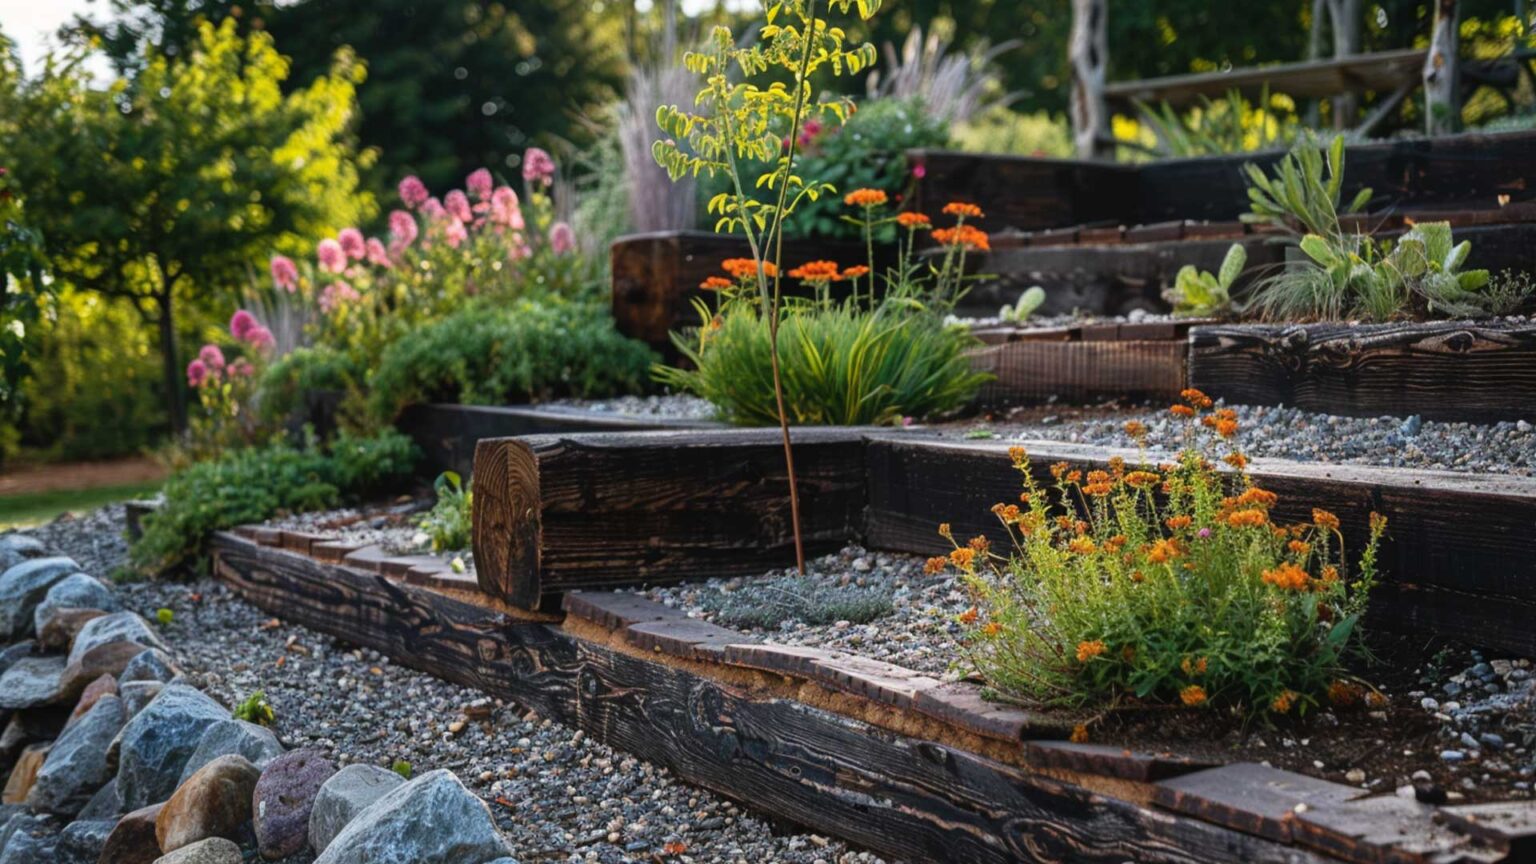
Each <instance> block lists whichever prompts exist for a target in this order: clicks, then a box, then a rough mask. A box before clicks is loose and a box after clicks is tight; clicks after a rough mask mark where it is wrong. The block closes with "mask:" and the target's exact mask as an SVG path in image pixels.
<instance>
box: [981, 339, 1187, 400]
mask: <svg viewBox="0 0 1536 864" xmlns="http://www.w3.org/2000/svg"><path fill="white" fill-rule="evenodd" d="M1187 354H1188V348H1187V346H1186V343H1184V342H1182V341H1178V340H1165V341H1127V342H1120V341H1102V342H1100V341H1092V342H1090V341H1084V342H1034V341H1019V342H1009V343H1007V344H1003V345H991V346H987V347H984V348H979V349H976V350H975V351H973V352H972V353H971V363H972V366H974V367H975V368H976V369H978V370H980V371H984V372H989V373H991V374H992V375H994V376H996V380H994V381H991V382H988V383H987V384H985V385H983V386H982V388H981V392H980V393H978V394H977V397H976V401H977V403H978V404H980V405H984V406H1006V405H1018V404H1023V403H1029V402H1040V401H1044V400H1047V399H1051V398H1057V399H1060V400H1062V401H1063V402H1076V403H1082V402H1097V401H1102V400H1104V399H1131V400H1141V399H1173V398H1177V397H1178V395H1179V391H1180V390H1182V389H1184V363H1185V358H1186V355H1187Z"/></svg>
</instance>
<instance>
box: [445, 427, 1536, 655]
mask: <svg viewBox="0 0 1536 864" xmlns="http://www.w3.org/2000/svg"><path fill="white" fill-rule="evenodd" d="M793 435H794V441H795V442H796V443H795V447H796V451H795V452H796V467H797V469H798V470H799V472H800V484H801V493H802V496H803V500H802V514H803V517H804V522H803V526H804V530H805V535H806V540H807V547H808V549H809V550H812V551H815V550H831V549H835V548H839V547H840V546H841V545H842V544H844V543H846V542H847V541H849V540H858V541H860V542H862V543H863V544H864V545H865V546H867V547H869V548H872V549H883V550H888V551H899V552H909V553H919V554H928V555H932V554H936V553H942V552H946V551H948V549H949V544H948V541H946V540H944V539H943V538H941V537H939V535H938V533H937V530H936V529H937V527H938V525H939V524H940V523H945V522H948V523H951V524H952V525H953V526H954V531H955V535H956V536H958V537H961V538H962V539H964V538H969V537H971V536H974V535H977V534H984V533H992V534H998V533H999V532H998V525H997V521H996V518H995V517H994V516H993V515H992V514H991V512H990V508H991V507H992V505H993V504H995V503H997V502H1000V501H1012V500H1015V499H1016V498H1017V496H1018V492H1019V478H1018V476H1017V475H1016V473H1015V472H1014V471H1013V469H1012V468H1011V466H1010V465H1009V459H1008V455H1007V452H1008V448H1009V446H1010V445H1009V443H1005V442H956V441H944V440H938V439H934V438H930V437H926V436H923V435H922V434H921V433H920V432H914V431H906V432H899V431H885V430H859V429H835V428H833V429H829V428H818V429H796V430H794V432H793ZM1017 443H1022V444H1023V445H1024V446H1026V447H1027V448H1028V449H1029V451H1030V455H1031V464H1032V470H1033V471H1034V472H1035V475H1036V478H1037V480H1040V481H1041V482H1043V483H1049V482H1050V477H1049V474H1048V468H1049V465H1050V464H1051V463H1054V462H1057V461H1065V462H1069V463H1072V464H1073V465H1074V466H1076V467H1080V468H1084V469H1092V468H1103V467H1106V466H1107V465H1108V464H1109V460H1110V459H1111V458H1112V457H1116V456H1118V457H1121V458H1124V459H1127V460H1128V461H1130V462H1132V463H1134V462H1136V461H1137V460H1139V458H1140V455H1139V454H1138V453H1136V452H1135V451H1123V450H1114V449H1110V448H1104V447H1093V446H1083V445H1068V444H1059V443H1056V442H1050V441H1027V442H1017ZM480 447H481V454H482V455H481V458H480V459H479V460H478V464H477V475H476V477H475V490H476V494H475V530H474V536H475V561H476V565H477V575H478V577H479V579H480V585H481V587H482V589H483V590H484V591H485V592H486V593H487V594H490V595H491V596H493V597H498V598H501V599H505V600H506V601H507V602H509V603H511V604H513V605H514V606H517V607H520V608H525V609H535V608H538V607H539V606H540V604H541V602H542V601H543V600H544V598H545V595H556V594H558V593H559V592H561V591H565V590H571V589H577V588H608V589H612V588H619V587H625V586H636V585H642V584H664V583H668V582H678V581H684V580H686V579H702V578H709V577H723V576H752V575H757V574H760V573H761V572H763V571H764V570H767V569H769V568H771V567H774V566H783V565H786V564H789V563H791V562H793V560H794V559H793V544H792V535H791V529H790V526H789V521H788V511H789V500H788V494H787V488H788V487H787V481H786V477H785V473H784V464H783V451H782V447H781V444H780V442H779V439H778V433H777V431H776V430H762V429H758V430H729V431H711V432H700V433H634V434H628V435H620V434H613V435H571V436H558V437H557V436H546V437H536V438H525V439H493V440H488V441H483V442H481V445H480ZM1250 473H1251V475H1252V476H1253V478H1254V480H1255V481H1256V482H1258V483H1259V484H1260V485H1261V486H1263V487H1264V488H1267V489H1270V490H1272V491H1274V492H1275V493H1276V494H1278V495H1279V496H1280V503H1279V505H1278V506H1277V508H1276V511H1275V512H1276V518H1277V519H1279V520H1283V521H1308V520H1309V519H1310V518H1311V511H1312V508H1313V507H1322V508H1325V509H1328V510H1331V511H1334V512H1335V513H1337V514H1338V516H1339V518H1340V519H1341V520H1342V523H1343V529H1344V532H1345V535H1346V536H1347V537H1354V538H1358V537H1363V536H1365V534H1366V532H1367V530H1368V528H1367V523H1368V519H1369V514H1370V513H1371V512H1372V511H1375V512H1379V513H1381V514H1382V515H1384V516H1386V517H1388V520H1389V522H1388V525H1389V528H1388V532H1387V537H1386V538H1385V540H1384V542H1383V546H1382V548H1381V553H1380V561H1381V565H1382V569H1383V579H1382V582H1381V584H1380V585H1379V586H1378V587H1377V589H1376V595H1375V599H1374V601H1373V606H1372V608H1373V611H1374V620H1375V621H1376V622H1377V623H1378V624H1379V625H1383V626H1388V627H1391V628H1395V629H1403V630H1407V631H1409V632H1425V633H1434V634H1438V635H1441V636H1444V637H1447V638H1453V639H1458V640H1462V641H1465V642H1469V643H1472V644H1475V645H1483V646H1487V647H1496V648H1501V649H1507V650H1511V651H1517V652H1520V653H1522V654H1525V655H1530V654H1536V631H1533V630H1532V628H1531V627H1530V625H1529V622H1530V621H1531V620H1536V534H1533V532H1532V531H1531V526H1532V525H1536V479H1532V478H1522V477H1506V476H1484V475H1476V474H1467V473H1451V472H1437V471H1419V470H1412V469H1402V468H1386V467H1374V466H1352V465H1350V466H1345V465H1334V464H1328V463H1308V462H1293V461H1287V460H1276V459H1255V460H1253V465H1252V467H1251V470H1250Z"/></svg>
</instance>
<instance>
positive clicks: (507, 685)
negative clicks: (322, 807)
mask: <svg viewBox="0 0 1536 864" xmlns="http://www.w3.org/2000/svg"><path fill="white" fill-rule="evenodd" d="M246 533H247V534H248V535H249V534H251V533H253V532H246ZM264 544H265V545H264ZM311 546H313V543H311ZM215 559H216V570H217V572H218V574H219V575H220V576H221V577H222V578H223V579H225V580H226V581H228V582H229V583H230V584H231V585H232V586H233V587H234V588H235V589H236V590H237V591H238V592H239V593H241V594H242V595H243V596H245V597H246V598H247V599H250V600H251V601H252V602H254V603H256V604H257V605H260V606H263V607H265V608H267V609H270V610H272V611H273V612H275V613H277V614H281V615H283V616H284V617H287V618H290V619H292V620H295V621H298V622H300V623H304V624H306V625H308V626H311V627H314V628H316V629H319V630H321V631H323V632H327V633H330V634H332V635H334V636H336V637H338V638H341V639H343V640H345V641H348V642H351V643H354V644H359V645H363V646H365V647H369V648H373V649H376V650H379V651H382V652H384V653H386V654H388V655H390V656H391V657H393V658H395V659H397V660H399V661H401V662H404V663H406V664H408V665H411V666H414V667H416V668H421V669H425V670H427V671H430V672H432V673H433V674H436V675H439V676H441V677H444V678H447V679H449V680H453V681H457V682H462V683H466V684H469V685H472V686H475V687H478V688H481V689H483V690H486V691H488V692H490V693H492V694H493V695H497V696H500V697H503V698H506V699H509V700H513V701H515V702H517V703H519V704H522V705H525V706H527V707H529V708H532V709H533V710H536V711H538V712H539V713H540V714H541V715H544V716H547V717H551V718H554V719H556V720H559V721H561V722H565V723H569V724H571V725H573V726H576V727H577V728H580V729H582V730H584V731H585V732H587V734H589V735H591V736H593V737H594V738H595V739H597V740H599V741H600V742H603V743H608V744H611V745H613V746H615V747H618V748H620V749H624V750H628V751H630V752H633V753H635V754H636V755H638V756H641V757H643V758H646V759H648V760H651V761H653V762H656V763H657V764H660V765H664V766H666V767H668V768H670V769H671V770H673V771H675V772H676V773H677V774H678V775H679V776H680V777H682V778H683V779H685V780H687V781H689V782H692V783H697V784H699V785H702V786H705V787H707V788H710V789H714V790H717V791H719V792H721V793H722V794H725V795H727V796H729V797H733V798H737V799H739V800H744V801H748V802H750V803H751V804H752V805H753V806H755V807H757V808H760V809H762V810H765V811H767V812H770V813H773V814H776V815H778V816H781V817H783V818H787V819H791V820H793V821H795V822H797V823H800V824H804V825H807V826H811V827H813V828H816V829H819V830H821V831H824V832H826V833H828V834H832V835H835V836H838V837H842V838H845V839H847V840H849V841H851V842H854V843H857V844H860V845H863V846H866V847H868V848H870V849H872V850H874V851H877V852H879V853H881V854H884V855H888V856H891V857H896V858H901V859H905V860H925V861H956V862H960V861H964V862H992V861H997V862H1003V861H1067V860H1071V861H1106V862H1109V861H1115V862H1118V861H1123V860H1137V861H1215V860H1241V861H1289V862H1309V861H1324V860H1348V861H1382V860H1413V861H1419V860H1423V861H1429V860H1444V861H1451V860H1463V861H1518V860H1526V859H1525V856H1526V855H1528V854H1529V853H1530V843H1531V841H1532V836H1533V835H1532V819H1533V814H1532V804H1531V802H1529V801H1525V802H1502V803H1501V802H1491V803H1485V804H1473V805H1465V806H1459V805H1458V806H1444V807H1436V806H1432V805H1427V804H1422V803H1418V802H1415V801H1413V800H1411V799H1404V798H1399V797H1395V796H1385V797H1378V798H1366V797H1365V796H1366V795H1367V792H1366V790H1364V789H1361V788H1359V787H1357V786H1350V785H1344V784H1339V783H1333V782H1329V781H1325V780H1321V779H1317V778H1313V777H1309V776H1306V775H1303V774H1297V773H1292V772H1287V771H1283V770H1279V769H1275V768H1269V767H1267V766H1264V765H1260V764H1255V763H1237V764H1230V765H1222V766H1218V767H1212V766H1211V765H1210V763H1209V762H1208V761H1205V760H1201V759H1191V758H1186V757H1182V756H1180V755H1179V754H1178V753H1174V752H1139V751H1137V750H1135V749H1126V748H1123V747H1119V746H1103V745H1092V744H1071V743H1067V742H1065V741H1062V740H1061V736H1062V735H1063V734H1064V733H1065V731H1066V730H1065V728H1064V727H1063V726H1062V724H1061V723H1060V722H1059V721H1053V720H1052V719H1051V718H1049V717H1047V716H1044V715H1039V714H1035V713H1032V712H1029V711H1025V710H1021V709H1017V708H1010V707H1006V706H998V705H994V704H991V703H987V702H985V701H983V700H982V699H981V698H980V697H981V694H980V691H979V690H978V689H977V688H976V687H974V685H968V684H964V683H941V682H939V681H937V680H935V679H933V678H930V677H928V676H924V675H920V674H917V673H914V672H911V671H909V670H905V669H902V668H901V667H897V666H892V665H890V664H885V663H880V662H878V661H873V660H869V659H867V658H860V657H858V656H854V655H848V654H845V653H839V652H828V651H820V650H816V649H809V648H793V647H787V646H775V645H772V644H766V643H763V642H760V641H756V640H754V639H752V638H750V637H744V636H742V635H741V634H739V633H735V632H733V631H729V630H725V629H723V628H720V627H716V626H714V625H709V624H705V623H704V622H701V621H698V620H695V619H689V618H686V617H684V616H683V615H682V613H680V612H678V611H676V610H671V609H668V608H667V607H665V606H661V605H659V604H655V603H651V602H649V601H645V600H643V599H641V598H637V597H635V596H633V595H628V594H612V593H605V592H599V593H575V594H567V595H565V597H564V599H563V603H562V605H563V610H564V613H565V614H564V616H563V618H561V619H560V620H558V621H557V620H554V619H549V620H535V619H533V618H530V617H528V616H527V615H524V614H521V613H516V612H512V611H509V610H507V609H505V608H504V607H496V606H495V604H494V603H493V602H491V601H488V600H487V599H485V598H480V597H477V596H476V595H474V594H472V593H464V594H458V593H453V594H452V596H450V592H443V591H439V590H434V589H433V588H431V587H428V586H425V585H415V584H410V583H409V582H408V581H406V580H402V579H401V578H399V577H396V576H392V575H389V571H388V570H387V569H385V568H384V566H383V565H370V564H368V563H367V562H350V563H325V562H322V561H319V560H316V559H315V558H314V557H312V556H311V554H306V553H305V552H303V551H302V550H300V549H295V548H293V544H291V543H287V544H285V540H284V538H283V536H282V535H281V534H280V533H279V534H278V536H276V537H273V536H270V535H267V536H263V537H261V539H260V541H258V540H257V539H252V538H251V537H250V536H240V535H238V534H236V533H226V534H221V535H219V536H218V537H217V538H216V540H215Z"/></svg>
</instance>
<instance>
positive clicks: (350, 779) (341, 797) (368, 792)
mask: <svg viewBox="0 0 1536 864" xmlns="http://www.w3.org/2000/svg"><path fill="white" fill-rule="evenodd" d="M404 783H405V778H403V777H401V776H400V775H399V774H396V773H395V772H393V771H389V770H386V769H384V768H380V767H379V766H377V765H364V764H362V763H356V764H352V765H348V766H347V767H345V768H343V769H341V770H340V771H337V772H336V774H335V775H334V776H332V777H331V779H329V780H327V781H325V785H323V786H321V787H320V794H318V795H316V796H315V808H314V810H313V811H312V812H311V813H310V814H309V845H310V848H312V849H314V850H315V853H316V854H319V853H321V852H324V851H325V847H327V846H329V845H331V840H332V839H334V838H335V837H336V835H337V834H340V833H341V829H343V828H345V827H347V823H349V822H351V821H352V819H353V818H354V817H356V816H357V814H359V813H361V812H363V811H364V810H366V809H367V808H368V807H369V805H371V804H373V802H375V801H377V800H379V799H380V798H383V797H384V795H385V794H386V793H388V792H390V791H392V790H393V789H394V788H395V787H396V786H400V785H402V784H404Z"/></svg>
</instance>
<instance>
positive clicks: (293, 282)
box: [271, 255, 299, 294]
mask: <svg viewBox="0 0 1536 864" xmlns="http://www.w3.org/2000/svg"><path fill="white" fill-rule="evenodd" d="M271 268H272V281H273V282H276V283H277V287H279V288H287V289H288V293H290V294H292V293H293V290H294V289H295V288H297V287H298V285H299V268H298V267H297V266H296V265H295V264H294V263H293V259H292V258H288V257H286V256H283V255H273V256H272V265H271Z"/></svg>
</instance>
